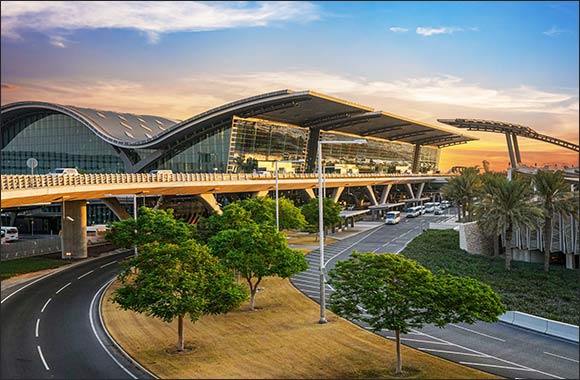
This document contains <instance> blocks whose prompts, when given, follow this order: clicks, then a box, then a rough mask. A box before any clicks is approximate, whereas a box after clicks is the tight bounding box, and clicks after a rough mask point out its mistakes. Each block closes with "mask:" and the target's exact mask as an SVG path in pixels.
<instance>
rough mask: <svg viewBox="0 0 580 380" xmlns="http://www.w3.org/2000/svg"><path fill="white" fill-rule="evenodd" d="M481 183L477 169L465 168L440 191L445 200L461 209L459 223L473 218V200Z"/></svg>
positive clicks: (478, 191)
mask: <svg viewBox="0 0 580 380" xmlns="http://www.w3.org/2000/svg"><path fill="white" fill-rule="evenodd" d="M481 186H482V182H481V177H480V176H479V169H478V168H475V167H473V168H465V170H463V172H462V173H461V175H460V176H457V177H453V178H451V179H449V180H448V182H447V184H446V185H445V186H443V188H442V189H441V191H442V193H443V195H444V196H445V198H446V199H450V200H452V201H455V202H456V203H457V204H458V206H460V208H461V217H460V221H461V222H470V221H471V220H472V218H473V200H474V199H475V198H476V197H477V196H478V195H479V193H480V190H481Z"/></svg>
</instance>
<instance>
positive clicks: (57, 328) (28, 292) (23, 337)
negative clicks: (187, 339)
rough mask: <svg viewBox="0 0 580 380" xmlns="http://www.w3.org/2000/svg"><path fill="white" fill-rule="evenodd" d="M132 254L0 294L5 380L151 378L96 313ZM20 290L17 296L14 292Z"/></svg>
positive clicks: (0, 341) (1, 374)
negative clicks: (123, 352) (109, 334)
mask: <svg viewBox="0 0 580 380" xmlns="http://www.w3.org/2000/svg"><path fill="white" fill-rule="evenodd" d="M129 254H130V252H125V253H122V254H118V255H114V256H108V257H103V258H100V259H97V260H93V261H90V262H86V263H83V264H80V265H77V266H74V267H71V268H70V269H67V270H64V271H61V272H58V273H55V274H53V275H50V276H49V277H47V278H46V279H41V280H40V281H36V280H35V282H34V283H32V282H28V283H25V284H22V285H20V286H18V287H16V288H11V289H9V290H8V291H7V292H6V294H4V292H3V294H2V305H1V312H2V314H1V327H2V330H1V331H2V333H1V335H0V345H1V349H2V351H1V352H2V357H1V367H0V378H2V379H137V378H151V376H149V375H148V374H146V373H145V372H143V371H142V370H141V369H140V368H138V367H136V366H135V365H133V363H132V362H130V361H128V360H127V359H126V358H125V357H124V356H123V355H121V354H119V352H118V351H117V349H116V347H115V346H114V345H113V344H112V342H111V341H110V340H109V339H108V337H107V336H106V333H105V332H104V329H103V326H102V324H101V321H100V318H99V315H98V313H97V308H98V306H99V299H100V296H101V294H102V292H103V290H104V287H105V285H106V284H107V283H108V282H109V281H111V280H112V279H113V278H114V277H115V275H116V274H117V273H118V272H119V269H120V268H119V264H118V262H117V261H118V260H122V259H123V258H125V257H127V256H128V255H129ZM15 290H16V292H14V291H15Z"/></svg>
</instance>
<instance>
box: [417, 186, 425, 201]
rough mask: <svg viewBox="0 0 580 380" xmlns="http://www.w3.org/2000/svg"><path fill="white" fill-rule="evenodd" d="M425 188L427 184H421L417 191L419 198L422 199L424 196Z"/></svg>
mask: <svg viewBox="0 0 580 380" xmlns="http://www.w3.org/2000/svg"><path fill="white" fill-rule="evenodd" d="M424 188H425V182H422V183H420V184H419V189H418V190H417V198H421V195H422V194H423V189H424Z"/></svg>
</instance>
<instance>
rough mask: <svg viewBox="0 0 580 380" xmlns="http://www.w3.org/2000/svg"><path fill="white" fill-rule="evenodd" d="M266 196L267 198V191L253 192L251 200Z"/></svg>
mask: <svg viewBox="0 0 580 380" xmlns="http://www.w3.org/2000/svg"><path fill="white" fill-rule="evenodd" d="M266 196H268V190H261V191H254V192H253V193H252V198H258V197H266Z"/></svg>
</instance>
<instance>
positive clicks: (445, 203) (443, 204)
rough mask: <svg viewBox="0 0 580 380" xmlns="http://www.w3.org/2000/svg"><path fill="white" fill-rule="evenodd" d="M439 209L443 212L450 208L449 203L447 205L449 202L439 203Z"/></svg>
mask: <svg viewBox="0 0 580 380" xmlns="http://www.w3.org/2000/svg"><path fill="white" fill-rule="evenodd" d="M440 207H441V208H442V209H444V210H445V209H446V208H449V207H451V203H449V201H441V206H440Z"/></svg>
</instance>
